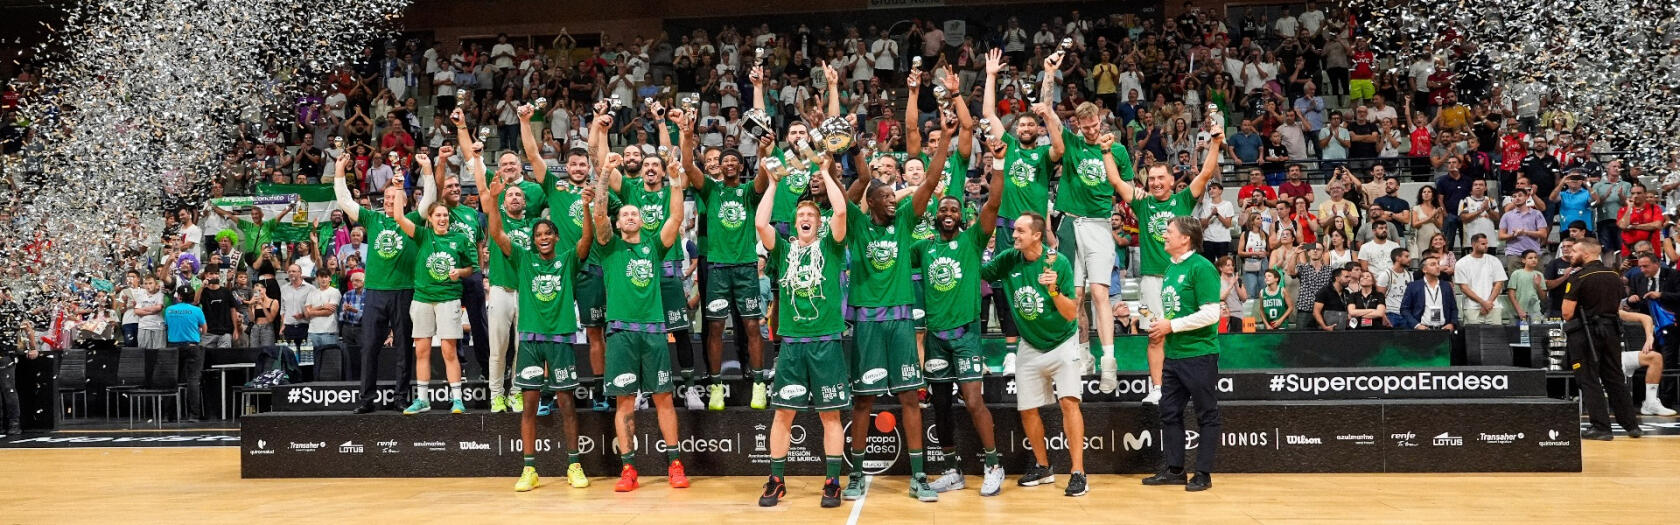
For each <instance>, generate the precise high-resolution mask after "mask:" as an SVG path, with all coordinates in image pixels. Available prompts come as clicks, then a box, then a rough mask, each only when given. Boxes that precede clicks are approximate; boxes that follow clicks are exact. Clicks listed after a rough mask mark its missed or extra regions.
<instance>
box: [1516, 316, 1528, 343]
mask: <svg viewBox="0 0 1680 525" xmlns="http://www.w3.org/2000/svg"><path fill="white" fill-rule="evenodd" d="M1517 344H1520V345H1522V346H1528V317H1527V316H1524V317H1519V318H1517Z"/></svg>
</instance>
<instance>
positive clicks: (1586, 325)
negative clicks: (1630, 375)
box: [1563, 237, 1645, 441]
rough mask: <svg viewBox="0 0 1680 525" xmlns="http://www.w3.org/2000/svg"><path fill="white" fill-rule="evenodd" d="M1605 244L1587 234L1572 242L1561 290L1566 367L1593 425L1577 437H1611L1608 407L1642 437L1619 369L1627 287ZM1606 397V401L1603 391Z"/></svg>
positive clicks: (1630, 433) (1625, 426)
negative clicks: (1607, 258)
mask: <svg viewBox="0 0 1680 525" xmlns="http://www.w3.org/2000/svg"><path fill="white" fill-rule="evenodd" d="M1603 250H1604V248H1603V246H1602V245H1600V244H1599V243H1598V239H1594V238H1592V237H1587V238H1584V239H1581V240H1579V241H1577V242H1576V243H1575V251H1574V253H1575V259H1574V263H1575V266H1576V267H1578V268H1580V269H1579V270H1577V271H1576V272H1575V274H1574V275H1573V276H1571V277H1570V278H1569V284H1567V285H1565V286H1564V291H1563V319H1564V324H1563V330H1564V333H1565V335H1566V336H1567V339H1568V344H1569V363H1570V369H1572V370H1574V371H1575V380H1576V382H1578V383H1580V384H1581V404H1582V405H1585V406H1586V409H1587V420H1588V421H1589V422H1590V424H1591V427H1590V428H1588V429H1586V430H1582V431H1581V439H1593V440H1599V441H1610V440H1611V439H1612V438H1613V436H1611V434H1610V414H1609V412H1610V410H1615V412H1616V421H1617V422H1618V423H1621V425H1622V428H1623V429H1624V430H1626V431H1627V433H1628V436H1629V437H1635V438H1637V437H1641V436H1644V435H1645V431H1644V430H1641V429H1640V428H1639V415H1638V413H1637V412H1635V411H1634V408H1633V397H1632V396H1631V395H1630V394H1629V393H1628V386H1627V376H1625V375H1622V336H1621V331H1620V328H1621V327H1620V321H1619V320H1618V317H1617V315H1616V311H1617V309H1618V308H1619V307H1620V304H1621V301H1622V299H1623V298H1625V297H1626V295H1627V294H1626V291H1627V287H1626V286H1624V285H1623V284H1622V277H1621V275H1619V274H1617V273H1616V271H1615V270H1611V269H1610V268H1608V267H1606V266H1604V263H1603V262H1600V261H1599V256H1600V254H1601V253H1602V251H1603ZM1606 394H1608V395H1609V398H1610V403H1609V407H1606V406H1605V401H1604V399H1605V395H1606Z"/></svg>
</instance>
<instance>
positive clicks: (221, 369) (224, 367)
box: [210, 363, 257, 420]
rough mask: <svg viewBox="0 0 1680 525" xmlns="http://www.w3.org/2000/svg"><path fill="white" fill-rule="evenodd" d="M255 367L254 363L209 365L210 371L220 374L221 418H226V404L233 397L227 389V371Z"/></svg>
mask: <svg viewBox="0 0 1680 525" xmlns="http://www.w3.org/2000/svg"><path fill="white" fill-rule="evenodd" d="M256 367H257V364H256V363H222V364H219V365H210V371H213V372H216V373H217V375H220V376H222V381H221V383H222V389H221V390H220V391H219V392H220V393H221V396H222V397H221V402H220V404H221V405H222V407H221V415H222V419H224V420H225V419H227V418H228V409H227V408H228V405H229V404H230V403H231V402H232V397H233V395H232V393H231V392H229V391H228V382H227V376H228V372H232V371H234V370H250V369H253V368H256Z"/></svg>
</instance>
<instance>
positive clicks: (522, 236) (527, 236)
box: [507, 229, 531, 250]
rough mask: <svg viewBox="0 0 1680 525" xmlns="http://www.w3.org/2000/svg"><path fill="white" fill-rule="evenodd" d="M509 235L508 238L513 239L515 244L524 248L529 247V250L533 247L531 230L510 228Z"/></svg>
mask: <svg viewBox="0 0 1680 525" xmlns="http://www.w3.org/2000/svg"><path fill="white" fill-rule="evenodd" d="M507 236H508V240H509V241H512V243H513V245H514V246H518V247H520V248H524V249H527V250H529V249H531V232H530V231H528V230H524V229H516V230H509V231H508V232H507Z"/></svg>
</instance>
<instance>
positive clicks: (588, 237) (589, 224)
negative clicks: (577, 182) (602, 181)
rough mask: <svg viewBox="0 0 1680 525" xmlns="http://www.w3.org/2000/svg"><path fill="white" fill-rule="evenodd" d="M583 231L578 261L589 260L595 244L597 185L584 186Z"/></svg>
mask: <svg viewBox="0 0 1680 525" xmlns="http://www.w3.org/2000/svg"><path fill="white" fill-rule="evenodd" d="M581 198H582V199H583V232H582V233H581V234H579V235H578V242H577V259H578V262H583V261H587V260H589V249H590V247H591V246H593V245H594V244H595V187H594V186H584V187H583V195H582V197H581Z"/></svg>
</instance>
